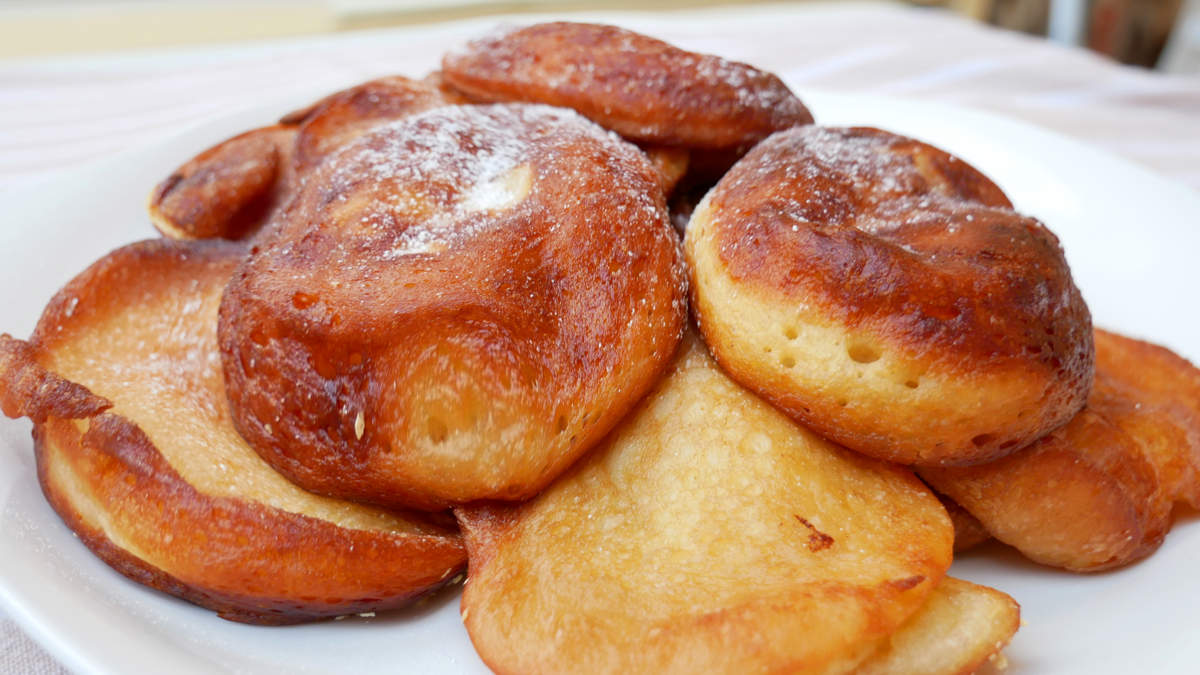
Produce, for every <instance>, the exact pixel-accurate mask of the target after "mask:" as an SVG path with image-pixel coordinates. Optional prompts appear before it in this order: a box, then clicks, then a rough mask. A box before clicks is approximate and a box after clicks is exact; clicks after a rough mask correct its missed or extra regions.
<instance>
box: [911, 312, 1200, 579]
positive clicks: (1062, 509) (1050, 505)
mask: <svg viewBox="0 0 1200 675" xmlns="http://www.w3.org/2000/svg"><path fill="white" fill-rule="evenodd" d="M1095 340H1096V376H1095V384H1094V386H1093V387H1092V392H1091V395H1090V396H1089V397H1088V402H1087V407H1085V408H1084V409H1083V411H1082V412H1080V413H1079V414H1078V415H1076V416H1075V418H1074V419H1072V420H1071V422H1070V423H1069V424H1067V425H1066V426H1065V427H1063V428H1061V429H1059V430H1057V431H1055V432H1053V433H1051V434H1050V435H1048V436H1047V437H1045V438H1043V439H1042V440H1040V441H1038V442H1037V443H1035V444H1033V445H1032V446H1030V447H1028V448H1025V449H1024V450H1021V451H1019V452H1017V453H1015V454H1013V455H1010V456H1008V457H1005V458H1004V459H1001V460H998V461H996V462H992V463H988V464H984V465H979V466H973V467H961V468H936V469H935V468H928V469H922V470H921V476H922V478H924V479H925V480H926V481H927V482H929V483H930V485H932V486H933V487H934V488H935V489H937V490H938V491H939V492H943V493H945V494H947V495H949V496H950V497H951V498H953V499H954V500H955V501H957V502H958V503H959V504H961V505H962V506H963V507H964V508H966V509H967V510H968V511H970V512H971V513H972V514H973V515H974V516H976V517H977V518H978V519H979V520H980V521H981V522H982V523H983V525H984V527H986V528H987V530H988V532H990V533H991V534H992V535H993V536H995V537H996V538H997V539H999V540H1001V541H1003V542H1005V543H1007V544H1010V545H1012V546H1014V547H1016V548H1017V549H1019V550H1020V551H1021V552H1022V553H1024V554H1025V555H1026V556H1028V557H1029V558H1030V559H1032V560H1035V561H1037V562H1040V563H1044V564H1047V565H1052V566H1056V567H1063V568H1066V569H1069V570H1074V571H1081V572H1083V571H1098V570H1105V569H1110V568H1113V567H1118V566H1121V565H1125V564H1127V563H1129V562H1132V561H1134V560H1137V559H1139V558H1142V557H1144V556H1147V555H1149V554H1150V553H1152V552H1153V551H1154V550H1155V549H1157V548H1158V546H1159V545H1160V544H1161V543H1162V540H1163V537H1165V536H1166V533H1167V531H1168V530H1169V529H1170V526H1171V511H1172V508H1173V506H1174V504H1175V503H1176V502H1187V503H1190V504H1192V505H1196V499H1197V490H1198V489H1200V481H1198V480H1197V475H1198V471H1197V467H1200V414H1198V413H1200V371H1198V370H1197V369H1196V368H1195V367H1194V366H1192V365H1191V364H1190V363H1188V362H1187V361H1186V360H1184V359H1182V358H1181V357H1179V356H1178V355H1176V354H1174V353H1172V352H1170V351H1169V350H1167V349H1164V348H1162V347H1159V346H1156V345H1152V344H1149V343H1146V342H1141V341H1138V340H1133V339H1130V338H1126V337H1122V336H1119V335H1116V334H1113V333H1109V332H1106V331H1102V330H1097V331H1096V336H1095Z"/></svg>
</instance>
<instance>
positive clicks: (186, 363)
mask: <svg viewBox="0 0 1200 675" xmlns="http://www.w3.org/2000/svg"><path fill="white" fill-rule="evenodd" d="M243 255H244V249H243V248H242V247H240V246H237V245H234V244H229V243H224V242H187V243H184V242H173V241H170V240H163V239H160V240H155V241H148V242H142V243H140V244H134V245H131V246H128V247H125V248H122V249H119V250H117V251H115V252H113V253H111V254H109V255H108V256H106V257H105V258H103V259H101V260H100V261H99V262H97V263H96V264H94V265H93V266H92V267H90V268H89V269H88V270H86V271H85V272H83V273H82V274H81V275H80V276H78V277H76V279H74V280H73V281H72V282H71V283H69V284H68V285H67V286H66V287H65V288H64V289H63V290H62V291H61V292H60V293H59V294H58V295H57V296H56V297H55V298H54V299H53V300H52V301H51V302H50V305H49V306H48V307H47V309H46V311H45V313H44V315H43V316H42V319H41V321H40V322H39V324H38V327H37V329H36V331H35V333H34V335H33V337H32V338H31V339H30V341H29V342H27V343H26V342H20V341H16V340H13V339H11V338H8V337H4V338H0V392H6V393H5V396H4V397H0V398H2V399H3V400H5V401H6V402H7V401H8V400H9V399H10V398H12V397H20V398H21V399H22V405H23V406H24V407H23V408H17V409H12V408H10V407H9V406H8V405H5V412H6V413H7V414H13V413H18V414H24V415H28V416H30V417H32V418H33V419H34V420H35V422H37V424H36V426H35V433H34V438H35V448H36V454H37V461H38V474H39V478H40V480H41V483H42V487H43V491H44V492H45V494H46V496H47V499H48V500H49V501H50V503H51V504H52V505H53V506H54V508H55V510H56V511H58V513H59V515H60V516H62V518H63V520H64V521H65V522H66V523H67V525H68V526H70V527H71V528H72V529H73V530H74V531H75V532H76V534H78V535H79V537H80V539H81V540H82V541H83V542H84V543H85V544H86V545H87V546H88V547H89V548H91V549H92V550H93V552H95V553H96V554H97V555H99V556H100V557H101V558H102V559H104V560H105V562H107V563H108V564H110V565H111V566H113V567H114V568H115V569H117V571H119V572H121V573H122V574H125V575H126V576H128V577H130V578H132V579H134V580H136V581H139V582H141V583H144V584H147V585H150V586H153V587H155V588H158V589H160V590H162V591H165V592H168V593H171V594H173V595H177V596H179V597H182V598H184V599H187V600H190V601H192V602H195V603H197V604H200V605H203V606H205V607H208V608H210V609H214V610H216V611H217V612H218V613H220V615H221V616H223V617H224V618H227V619H231V620H235V621H244V622H250V623H264V624H279V623H294V622H297V621H305V620H311V619H316V618H320V617H327V616H335V615H339V614H346V613H353V612H365V611H375V610H381V609H386V608H389V607H395V606H398V605H401V604H404V603H406V602H407V601H409V600H411V599H413V598H415V597H417V596H419V595H421V594H423V593H426V592H428V591H429V590H432V589H434V588H436V587H438V586H440V585H443V584H444V583H446V582H448V581H449V580H450V579H451V578H452V577H453V576H454V575H455V574H456V573H457V572H458V571H460V570H461V569H462V568H463V566H464V563H465V551H464V549H463V546H462V543H461V541H460V538H459V536H458V534H457V533H455V532H453V531H452V530H448V529H446V528H445V527H443V526H440V525H438V524H436V523H435V522H433V521H432V520H430V519H429V518H428V517H426V516H424V515H414V514H404V513H401V512H389V511H383V510H380V509H376V508H372V507H366V506H361V505H358V504H352V503H349V502H343V501H338V500H334V499H329V498H327V497H320V496H317V495H313V494H311V493H308V492H305V491H303V490H301V489H299V488H297V487H296V486H295V485H293V484H291V483H289V482H288V481H287V480H285V479H284V478H283V477H282V476H280V475H279V474H278V473H276V472H275V471H273V470H272V469H271V468H270V467H268V466H267V465H266V463H265V462H263V461H262V460H261V459H260V458H259V457H258V456H257V455H256V454H255V453H254V452H253V450H251V449H250V448H249V447H248V446H247V445H246V444H245V442H244V441H242V439H241V438H240V437H239V436H238V434H237V432H236V431H235V430H234V428H233V424H232V420H231V419H230V415H229V410H228V405H227V403H226V400H225V389H224V386H223V382H222V375H221V370H220V360H219V356H218V353H217V345H216V320H217V307H218V304H219V299H220V295H221V290H222V288H223V287H224V285H225V283H226V282H227V280H228V279H229V277H230V276H231V275H232V273H233V271H234V269H235V268H236V267H237V264H238V262H239V261H240V260H241V259H242V257H243ZM38 383H41V384H38ZM101 396H103V399H101V398H99V397H101ZM89 397H90V399H91V400H90V401H89Z"/></svg>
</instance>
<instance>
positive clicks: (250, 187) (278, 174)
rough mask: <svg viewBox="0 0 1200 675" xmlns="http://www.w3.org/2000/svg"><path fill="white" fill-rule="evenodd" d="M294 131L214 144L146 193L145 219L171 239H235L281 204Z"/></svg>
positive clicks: (254, 133) (269, 130) (258, 132)
mask: <svg viewBox="0 0 1200 675" xmlns="http://www.w3.org/2000/svg"><path fill="white" fill-rule="evenodd" d="M295 135H296V131H295V129H294V128H292V127H288V126H283V125H275V126H269V127H263V128H261V129H254V130H251V131H247V132H246V133H243V134H240V135H238V136H234V137H233V138H231V139H229V140H227V141H223V142H221V143H218V144H217V145H215V146H213V147H211V148H209V149H208V150H205V151H204V152H202V153H200V154H199V155H196V156H195V157H193V158H192V159H190V160H188V161H187V162H186V163H185V164H184V165H183V166H181V167H179V168H178V169H176V170H175V171H174V172H172V173H171V175H170V176H167V178H166V179H164V180H163V181H162V182H161V183H159V184H158V185H157V186H156V187H155V188H154V191H153V192H151V194H150V203H149V207H148V208H149V211H150V220H151V222H152V223H154V226H155V227H156V228H158V230H159V231H160V232H162V233H163V234H164V235H165V236H168V237H171V238H173V239H213V238H221V239H240V238H243V237H245V236H247V235H249V234H251V233H252V232H254V231H255V230H257V229H258V227H259V226H260V225H261V224H262V223H263V221H264V220H266V218H267V217H268V216H269V214H270V213H271V212H272V211H273V210H274V209H276V208H278V207H280V206H281V204H282V202H283V201H285V200H286V198H287V195H288V192H289V189H290V187H291V186H290V185H289V183H290V181H288V180H286V177H287V176H289V175H290V166H289V165H290V161H291V146H292V143H293V141H294V139H295Z"/></svg>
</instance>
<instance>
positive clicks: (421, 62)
mask: <svg viewBox="0 0 1200 675" xmlns="http://www.w3.org/2000/svg"><path fill="white" fill-rule="evenodd" d="M583 16H584V18H586V19H599V20H606V21H612V22H619V23H621V24H623V25H626V26H628V27H630V28H634V29H637V30H642V31H644V32H648V33H651V34H654V35H657V36H660V37H663V38H665V39H668V40H670V41H672V42H675V43H677V44H679V45H681V46H684V47H688V48H692V49H697V50H702V51H707V52H712V53H717V54H721V55H723V56H726V57H730V58H735V59H738V60H742V61H747V62H750V63H753V64H756V65H758V66H760V67H763V68H767V69H770V70H773V71H775V72H777V73H778V74H780V75H781V76H783V77H784V78H785V79H786V80H788V82H789V83H791V84H793V85H794V86H795V88H796V90H797V93H798V94H800V96H801V97H802V98H803V95H804V90H805V89H806V88H812V89H822V90H827V91H843V92H870V93H876V94H886V95H890V96H904V97H913V98H921V99H927V100H936V101H946V102H953V103H957V104H963V105H968V106H973V107H977V108H981V109H986V110H991V111H995V112H999V113H1002V114H1004V115H1008V116H1011V117H1014V118H1019V119H1023V120H1027V121H1030V122H1033V123H1036V124H1039V125H1042V126H1044V127H1048V128H1050V129H1054V130H1057V131H1060V132H1062V133H1064V134H1067V135H1070V136H1074V137H1075V138H1077V139H1080V140H1083V141H1085V142H1087V143H1090V144H1092V145H1095V146H1098V147H1101V148H1105V149H1107V150H1109V151H1111V152H1113V153H1115V154H1117V155H1121V156H1124V157H1125V158H1127V159H1131V160H1133V161H1135V162H1138V163H1141V164H1143V165H1145V166H1147V167H1149V168H1151V169H1153V170H1156V171H1157V172H1159V173H1161V174H1163V175H1165V176H1168V177H1170V178H1173V179H1175V180H1177V181H1179V182H1182V183H1186V184H1190V185H1191V186H1193V187H1198V188H1200V79H1198V78H1184V77H1166V76H1163V75H1159V74H1155V73H1152V72H1148V71H1143V70H1137V69H1132V68H1127V67H1122V66H1119V65H1116V64H1114V63H1111V62H1109V61H1107V60H1104V59H1102V58H1100V57H1097V56H1094V55H1091V54H1088V53H1086V52H1082V51H1078V50H1071V49H1065V48H1061V47H1058V46H1055V45H1053V44H1050V43H1047V42H1045V41H1041V40H1037V39H1033V38H1029V37H1026V36H1022V35H1017V34H1012V33H1007V32H1001V31H997V30H992V29H988V28H984V27H981V26H978V25H976V24H973V23H970V22H968V21H965V20H962V19H959V18H957V17H954V16H952V15H949V14H943V13H940V12H933V11H921V10H912V9H903V8H899V7H894V6H886V5H879V6H862V5H854V6H846V5H844V4H843V5H840V6H837V7H832V6H823V5H815V6H809V5H806V6H783V5H778V6H767V7H757V8H744V7H743V8H737V9H721V10H708V11H692V12H686V13H671V14H668V13H654V14H624V15H619V16H616V15H611V14H609V15H596V16H590V15H583ZM516 20H517V21H522V22H524V21H531V20H532V19H530V18H528V17H522V18H518V19H516ZM496 22H497V19H495V18H488V19H481V20H470V21H463V22H455V23H448V24H437V25H431V26H419V27H413V28H406V29H399V30H387V31H372V32H365V33H345V34H338V35H334V36H328V37H319V38H306V39H300V40H290V41H283V42H273V43H267V44H255V45H238V46H217V47H211V48H205V49H189V50H170V51H167V50H160V51H150V52H138V53H131V54H125V55H117V56H97V57H93V58H71V59H62V60H40V61H30V62H25V63H7V64H0V195H2V193H3V191H5V190H19V189H22V187H24V186H26V185H29V184H31V183H33V182H37V181H38V180H39V179H40V178H45V177H47V176H52V175H53V174H54V173H55V172H57V171H60V170H62V169H64V168H69V167H72V166H76V165H79V164H81V163H84V162H87V161H89V160H93V159H96V158H101V157H105V156H108V155H111V154H113V153H116V152H119V151H121V150H123V149H126V148H130V147H134V146H137V145H139V144H146V143H157V142H161V141H162V139H163V138H165V137H167V136H169V135H170V134H172V133H174V132H175V131H177V130H179V129H181V128H184V127H187V126H189V125H194V124H199V123H202V122H204V121H206V120H209V119H212V118H213V117H215V116H221V115H225V114H228V113H230V112H232V111H235V110H239V109H241V108H245V107H248V106H252V105H256V104H259V103H262V102H263V101H269V100H273V99H277V98H282V97H291V96H294V95H295V94H296V93H297V92H300V91H306V90H311V89H312V88H313V87H314V86H315V85H319V86H327V88H328V89H330V90H333V89H335V88H338V87H342V86H345V85H348V84H352V83H354V82H356V81H360V80H363V79H367V78H370V77H373V76H377V75H382V74H387V73H404V74H409V75H420V74H423V73H424V72H426V71H428V70H430V69H433V68H435V67H436V65H437V62H438V59H439V55H440V54H441V53H442V52H443V51H444V50H445V48H446V47H447V46H448V45H451V44H456V43H458V42H461V41H463V40H465V39H466V38H468V37H470V36H472V35H475V34H478V33H479V32H481V31H482V30H485V29H487V28H489V27H491V26H492V25H494V24H495V23H496ZM263 121H264V123H265V122H267V121H268V120H263ZM184 159H186V158H185V157H180V161H181V162H182V161H183V160H184ZM149 188H150V186H147V190H149ZM11 226H16V225H14V224H10V223H3V224H0V227H11ZM1198 226H1200V223H1198ZM147 232H149V230H147ZM0 328H3V327H2V326H0ZM0 555H3V553H0ZM66 602H69V601H68V600H67V599H64V603H66ZM53 672H62V668H61V667H60V666H58V664H57V663H55V662H54V661H53V659H52V658H51V657H50V656H48V655H46V654H45V653H44V652H42V651H41V650H40V649H39V648H38V647H37V646H36V645H35V644H33V642H32V641H30V639H29V638H28V637H26V636H25V635H24V634H23V633H22V632H21V631H20V629H19V627H18V626H17V625H16V624H15V623H14V622H13V621H11V620H9V619H7V618H4V617H3V616H0V674H4V675H7V674H8V673H22V674H24V673H53Z"/></svg>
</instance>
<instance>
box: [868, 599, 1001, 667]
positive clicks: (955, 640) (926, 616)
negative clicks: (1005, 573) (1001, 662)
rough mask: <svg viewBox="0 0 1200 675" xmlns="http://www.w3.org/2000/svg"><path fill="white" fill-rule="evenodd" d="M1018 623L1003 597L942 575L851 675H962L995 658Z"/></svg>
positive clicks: (998, 655)
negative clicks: (894, 630) (934, 585)
mask: <svg viewBox="0 0 1200 675" xmlns="http://www.w3.org/2000/svg"><path fill="white" fill-rule="evenodd" d="M1020 624H1021V608H1020V607H1019V606H1018V605H1017V603H1016V602H1015V601H1014V600H1013V599H1012V598H1010V597H1009V596H1008V595H1006V594H1004V593H1001V592H1000V591H997V590H996V589H994V588H988V587H987V586H979V585H977V584H972V583H970V582H967V581H962V580H961V579H955V578H954V577H943V578H942V581H941V583H939V584H938V585H937V586H936V587H934V589H933V592H932V593H930V594H929V599H928V600H926V601H925V604H924V605H921V608H920V609H919V610H917V611H916V613H915V614H913V616H912V617H911V618H909V620H908V621H906V622H905V623H904V625H902V626H900V628H899V629H898V630H897V631H896V632H895V633H893V634H892V635H891V636H889V637H888V638H887V639H886V640H881V641H880V643H879V645H878V647H877V648H876V651H875V652H873V653H872V654H871V655H870V656H869V657H867V659H866V660H865V661H863V662H862V663H861V664H860V665H859V666H858V667H857V668H855V669H854V671H853V672H854V674H855V675H966V674H967V673H973V672H975V671H976V670H978V669H979V668H980V666H982V665H983V664H984V663H985V662H988V661H991V660H992V659H994V658H997V657H1000V656H1001V654H1000V650H1002V649H1003V648H1004V647H1005V646H1007V645H1008V642H1009V640H1011V639H1012V636H1013V635H1014V634H1015V633H1016V632H1017V628H1018V627H1020Z"/></svg>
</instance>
